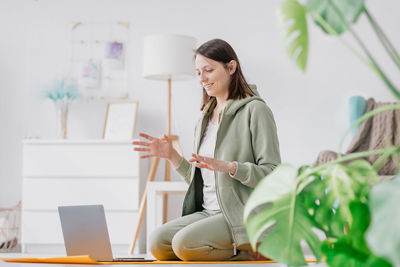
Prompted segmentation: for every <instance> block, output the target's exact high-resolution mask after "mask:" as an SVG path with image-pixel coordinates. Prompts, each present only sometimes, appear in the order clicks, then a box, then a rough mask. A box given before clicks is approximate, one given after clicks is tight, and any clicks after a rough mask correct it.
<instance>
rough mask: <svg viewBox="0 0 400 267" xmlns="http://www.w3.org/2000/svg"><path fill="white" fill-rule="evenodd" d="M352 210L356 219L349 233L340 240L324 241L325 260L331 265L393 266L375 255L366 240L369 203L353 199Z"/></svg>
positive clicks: (338, 266)
mask: <svg viewBox="0 0 400 267" xmlns="http://www.w3.org/2000/svg"><path fill="white" fill-rule="evenodd" d="M350 210H351V213H352V216H353V218H354V220H353V225H352V227H351V228H350V230H349V233H348V234H347V235H343V236H341V237H340V238H339V239H338V240H336V239H327V240H325V241H324V242H322V244H321V251H322V253H323V254H324V261H326V262H327V263H328V264H329V266H330V267H342V266H346V267H347V266H348V267H364V266H365V267H368V266H370V267H372V266H377V267H378V266H379V267H386V266H391V265H390V264H389V263H388V262H387V261H386V260H384V259H382V258H379V257H377V256H375V255H373V254H372V253H371V252H370V250H369V249H368V247H367V244H366V242H365V238H364V233H365V231H366V229H367V227H368V225H369V221H370V215H369V210H368V207H367V205H366V204H364V203H362V202H359V201H353V202H351V203H350Z"/></svg>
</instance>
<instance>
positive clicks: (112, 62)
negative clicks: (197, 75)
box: [105, 42, 124, 70]
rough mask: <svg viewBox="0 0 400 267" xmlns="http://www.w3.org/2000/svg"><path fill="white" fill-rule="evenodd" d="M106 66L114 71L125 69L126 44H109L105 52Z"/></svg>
mask: <svg viewBox="0 0 400 267" xmlns="http://www.w3.org/2000/svg"><path fill="white" fill-rule="evenodd" d="M105 59H106V62H107V63H106V65H107V66H108V67H109V68H111V69H114V70H119V69H123V68H124V44H123V43H120V42H107V43H106V51H105Z"/></svg>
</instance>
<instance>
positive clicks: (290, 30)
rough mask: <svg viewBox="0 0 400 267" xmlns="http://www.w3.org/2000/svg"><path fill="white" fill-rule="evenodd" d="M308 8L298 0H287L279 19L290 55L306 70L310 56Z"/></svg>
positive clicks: (280, 11)
mask: <svg viewBox="0 0 400 267" xmlns="http://www.w3.org/2000/svg"><path fill="white" fill-rule="evenodd" d="M306 14H307V12H306V9H305V8H304V7H303V6H302V5H301V4H299V2H297V1H296V0H285V1H284V2H283V3H282V5H281V6H280V8H279V9H278V21H279V24H280V26H281V31H282V36H283V41H284V43H285V46H286V52H287V54H288V55H289V57H290V58H291V59H292V60H294V61H295V62H296V65H297V66H298V67H299V68H300V69H301V70H302V71H304V70H305V69H306V66H307V57H308V29H307V20H306Z"/></svg>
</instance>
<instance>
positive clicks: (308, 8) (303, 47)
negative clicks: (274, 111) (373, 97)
mask: <svg viewBox="0 0 400 267" xmlns="http://www.w3.org/2000/svg"><path fill="white" fill-rule="evenodd" d="M302 2H303V1H302ZM304 2H305V4H301V3H300V1H298V0H284V1H283V3H282V5H281V7H280V8H279V10H278V11H279V12H278V14H279V20H280V24H281V29H282V30H283V34H282V36H283V39H284V42H285V45H286V51H287V53H288V55H289V56H290V57H291V58H292V59H293V60H294V61H295V62H296V64H297V66H298V67H299V68H300V69H301V70H303V71H304V70H305V68H306V64H307V58H308V44H309V41H308V27H307V14H310V15H311V17H312V19H313V20H314V22H315V24H316V25H317V26H319V27H320V28H321V29H322V30H323V31H324V32H325V33H326V34H330V35H333V36H336V37H338V38H339V39H340V42H341V43H343V44H344V45H345V46H346V47H347V48H349V50H350V51H351V52H352V53H353V54H354V55H355V56H356V57H357V58H359V59H360V60H361V61H362V62H363V63H364V64H365V65H366V66H367V67H369V68H370V69H371V70H372V71H373V73H375V74H376V75H378V77H379V78H380V79H382V81H383V82H384V83H385V85H386V86H387V88H388V89H389V90H390V92H391V93H392V94H393V95H394V96H395V97H396V98H397V99H398V100H400V90H399V88H397V87H396V86H395V84H394V83H392V82H391V81H390V79H389V78H388V77H387V75H386V74H385V72H384V70H383V69H382V68H381V67H380V66H379V64H378V62H377V60H376V59H375V58H374V56H373V55H372V51H370V50H369V49H368V47H367V46H366V44H365V43H364V42H363V41H362V40H361V38H360V37H359V36H358V34H357V33H356V31H355V30H354V29H353V24H355V23H356V22H357V21H358V19H359V17H360V16H361V15H364V16H365V17H366V19H367V20H368V22H369V23H370V25H371V27H372V29H373V31H374V32H375V34H376V36H377V37H378V39H379V41H380V42H381V43H382V45H383V47H384V48H385V50H386V52H387V53H388V55H389V57H390V58H391V59H392V61H393V62H394V63H395V65H396V67H397V68H398V69H399V70H400V56H399V54H398V53H397V51H396V49H395V47H394V46H393V45H392V44H391V42H390V41H389V39H388V38H387V36H386V34H385V33H384V32H383V30H382V29H381V27H380V26H379V25H378V23H377V21H376V20H375V19H374V18H373V16H372V15H371V13H370V12H369V10H368V8H367V7H366V4H365V1H363V0H352V1H342V0H306V1H304ZM344 32H348V33H349V35H350V36H351V37H353V39H354V40H355V42H356V44H357V45H358V46H359V49H361V51H362V53H359V52H358V51H357V49H355V48H353V46H352V45H351V44H350V43H347V42H346V40H345V38H341V34H343V33H344Z"/></svg>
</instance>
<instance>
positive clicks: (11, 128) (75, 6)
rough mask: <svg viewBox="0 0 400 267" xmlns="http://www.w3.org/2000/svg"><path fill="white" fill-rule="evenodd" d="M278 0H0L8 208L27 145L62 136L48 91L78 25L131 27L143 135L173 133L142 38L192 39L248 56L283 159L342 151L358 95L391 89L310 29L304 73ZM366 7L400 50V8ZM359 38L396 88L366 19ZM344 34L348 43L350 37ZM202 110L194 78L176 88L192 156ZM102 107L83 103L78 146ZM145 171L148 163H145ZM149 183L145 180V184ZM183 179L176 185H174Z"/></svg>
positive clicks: (176, 123) (0, 199)
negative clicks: (285, 34)
mask: <svg viewBox="0 0 400 267" xmlns="http://www.w3.org/2000/svg"><path fill="white" fill-rule="evenodd" d="M279 3H281V1H280V0H269V1H265V0H252V1H244V0H242V1H228V0H217V1H216V0H203V1H194V0H185V1H184V0H146V1H139V0H136V1H135V0H113V1H111V0H108V1H98V0H85V1H82V0H79V1H78V0H56V1H55V0H37V1H33V0H0V40H1V41H0V122H1V126H2V127H1V130H0V206H7V205H11V204H14V203H16V202H18V200H19V199H20V198H21V139H22V138H23V137H27V136H30V137H32V136H34V137H40V138H54V137H55V112H54V109H53V106H52V105H51V103H49V102H47V101H45V100H43V99H40V97H39V95H40V89H41V87H43V84H45V83H48V82H49V81H51V80H52V79H53V78H54V75H56V74H59V73H62V72H65V71H67V70H68V68H69V60H68V59H69V45H70V42H69V40H70V39H69V37H70V36H69V34H70V27H69V25H70V23H71V22H72V21H96V22H99V21H129V22H130V25H131V28H130V34H131V47H130V48H129V49H131V57H130V62H131V64H130V65H129V72H130V73H131V75H130V79H129V89H130V91H129V94H130V97H131V98H132V99H135V100H138V101H139V102H140V105H139V115H138V121H137V124H136V126H137V130H138V131H143V132H147V133H149V134H153V135H160V134H162V133H163V132H164V130H165V121H166V115H165V114H166V86H167V84H166V83H163V82H156V81H149V80H144V79H143V78H142V77H141V60H142V57H141V54H142V53H141V51H142V39H143V36H145V35H147V34H152V33H180V34H187V35H192V36H194V37H196V38H197V40H198V43H199V44H201V43H203V42H205V41H207V40H209V39H212V38H222V39H225V40H227V41H228V42H229V43H231V45H232V46H233V47H234V48H235V50H236V52H237V54H238V55H239V57H240V60H241V63H242V66H243V69H244V72H245V75H246V76H247V78H248V81H249V82H251V83H255V84H257V85H258V88H259V91H260V94H261V96H262V97H263V98H264V99H265V100H266V101H267V103H268V105H269V106H270V107H271V109H272V111H273V112H274V115H275V119H276V123H277V127H278V134H279V139H280V145H281V154H282V159H283V161H284V162H288V163H292V164H295V165H300V164H305V163H312V162H313V160H315V158H316V156H317V154H318V152H319V151H321V150H323V149H334V150H336V149H337V146H338V143H339V140H340V138H341V137H342V135H343V133H344V131H345V130H346V129H347V127H348V125H349V123H348V114H347V101H348V98H349V96H351V95H353V94H361V95H364V96H372V97H375V98H376V99H378V100H390V101H392V100H394V98H393V97H392V96H391V95H390V93H389V92H388V90H387V89H386V88H385V86H384V85H383V83H382V82H381V81H380V80H379V79H378V78H377V77H376V76H375V75H374V74H373V73H372V72H371V71H370V70H369V69H367V68H366V67H365V66H364V65H363V64H362V63H361V62H360V61H358V60H357V59H356V58H355V57H354V56H353V55H352V54H350V52H349V51H348V50H347V49H346V48H344V47H343V46H342V45H341V44H340V43H339V42H338V40H336V39H335V38H333V37H328V36H325V35H324V34H322V32H321V31H320V30H319V29H317V28H316V27H315V26H314V25H311V27H310V40H311V44H310V58H309V64H308V69H307V73H306V74H302V73H301V72H300V71H299V70H298V69H297V68H296V67H295V66H294V64H293V63H292V62H291V61H290V60H289V59H288V57H287V56H286V54H285V52H284V49H283V46H282V44H281V41H280V36H279V32H278V26H277V22H276V16H275V13H276V8H277V6H278V5H279ZM367 4H368V7H369V8H370V10H371V12H372V13H373V14H374V15H375V17H376V18H377V20H378V22H379V23H380V24H381V26H382V27H383V29H385V31H386V33H387V35H388V36H389V37H390V39H391V40H392V42H393V44H394V45H396V46H397V48H398V49H399V50H400V47H399V45H398V44H399V43H400V35H399V34H398V27H397V26H398V25H400V19H399V17H398V16H397V12H396V11H397V10H399V9H400V2H399V1H396V0H388V1H385V2H384V3H383V2H381V1H368V3H367ZM356 30H357V32H359V33H360V35H361V36H362V38H363V39H364V40H365V42H366V43H367V44H368V47H370V49H371V50H372V51H373V53H374V54H375V55H376V57H377V58H378V59H379V62H380V63H381V65H383V66H384V69H385V70H387V72H388V73H389V74H390V76H391V77H392V79H393V80H394V82H395V83H397V84H400V83H399V82H400V76H399V75H398V73H396V71H395V67H394V66H393V64H392V62H390V60H389V59H388V58H387V56H386V55H385V52H384V51H383V50H382V48H381V46H380V45H379V43H378V42H377V41H376V40H375V38H374V35H373V34H372V32H371V30H370V27H369V25H368V23H367V22H366V20H365V19H364V18H362V19H361V20H360V23H359V24H358V25H357V27H356ZM348 37H349V36H347V35H346V36H345V39H349V38H348ZM199 106H200V88H199V86H198V83H197V81H196V80H195V79H194V80H192V81H188V82H176V83H173V103H172V107H173V111H172V117H173V127H172V129H173V133H176V134H178V135H179V136H180V140H181V146H182V149H183V152H184V155H185V156H189V155H190V153H191V148H192V137H193V127H194V122H195V119H196V118H197V117H198V112H199ZM104 113H105V102H104V101H92V102H87V101H84V100H80V101H77V102H76V103H74V104H73V106H72V111H71V114H70V121H69V137H70V138H71V139H83V138H100V137H101V133H102V127H103V120H104ZM143 166H144V168H146V169H147V168H148V164H147V163H144V165H143ZM143 178H145V177H143ZM175 179H178V178H175Z"/></svg>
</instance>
